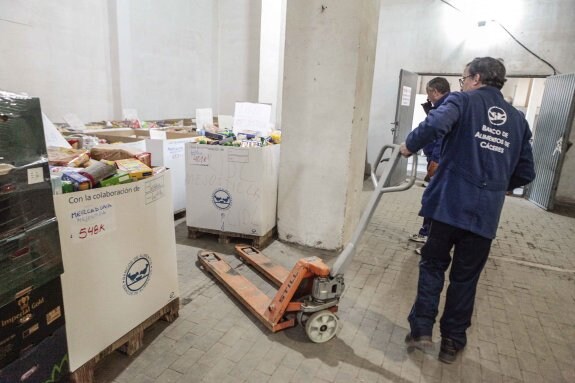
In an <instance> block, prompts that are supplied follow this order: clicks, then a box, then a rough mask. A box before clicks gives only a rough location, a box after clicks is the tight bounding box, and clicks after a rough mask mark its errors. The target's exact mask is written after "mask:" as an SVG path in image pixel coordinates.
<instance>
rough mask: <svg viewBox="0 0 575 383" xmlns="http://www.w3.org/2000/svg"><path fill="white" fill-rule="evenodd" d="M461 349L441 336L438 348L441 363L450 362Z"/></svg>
mask: <svg viewBox="0 0 575 383" xmlns="http://www.w3.org/2000/svg"><path fill="white" fill-rule="evenodd" d="M459 351H461V349H459V348H457V346H456V345H455V343H454V342H453V341H452V340H451V339H449V338H441V349H440V350H439V360H440V361H442V362H443V363H447V364H451V363H453V362H455V360H456V359H457V354H458V353H459Z"/></svg>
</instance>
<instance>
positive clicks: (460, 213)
mask: <svg viewBox="0 0 575 383" xmlns="http://www.w3.org/2000/svg"><path fill="white" fill-rule="evenodd" d="M505 81H506V80H505V66H504V65H503V63H502V62H501V61H499V60H496V59H494V58H491V57H480V58H475V59H474V60H473V61H471V62H470V63H469V64H467V66H466V67H465V70H464V72H463V77H462V78H461V79H460V80H459V83H460V85H461V90H462V92H456V93H452V94H450V95H449V96H448V97H447V99H446V100H445V101H444V102H443V104H442V105H441V106H440V107H439V108H437V109H436V110H433V111H431V112H430V113H429V115H428V116H427V118H426V119H425V120H424V121H423V122H422V123H421V124H420V125H419V126H418V127H417V128H416V129H415V130H413V131H412V132H411V133H410V134H409V136H408V137H407V139H406V141H405V142H404V143H403V144H402V145H401V149H400V150H401V153H402V154H403V155H404V156H405V157H409V156H410V155H411V154H412V153H414V152H417V151H418V150H420V149H421V148H422V147H424V146H425V145H426V144H427V143H429V142H432V141H434V140H436V139H438V138H440V137H443V149H442V153H441V166H440V167H439V169H438V171H437V173H436V174H435V176H434V177H433V178H432V180H431V182H430V183H429V186H428V187H427V188H426V189H425V192H424V194H423V198H422V205H423V206H422V208H421V212H420V215H422V216H424V217H430V218H431V219H432V221H431V230H430V233H429V237H428V239H427V242H426V243H425V245H424V246H423V248H422V250H421V261H420V263H419V281H418V286H417V296H416V298H415V303H414V304H413V307H412V309H411V312H410V314H409V317H408V320H409V324H410V328H411V331H410V333H409V334H408V335H407V337H406V339H405V341H406V344H407V345H408V347H414V348H418V349H423V350H425V349H428V348H430V347H431V346H432V342H431V335H432V330H433V325H434V323H435V317H436V316H437V313H438V306H439V296H440V294H441V290H442V289H443V284H444V280H445V271H446V270H447V268H448V267H449V264H450V263H452V264H451V272H450V274H449V287H448V288H447V297H446V301H445V308H444V310H443V315H442V317H441V320H440V330H441V338H442V339H441V349H440V352H439V359H440V360H441V361H443V362H445V363H452V362H454V361H455V360H456V357H457V354H458V353H459V351H461V350H462V349H463V348H464V347H465V345H466V343H467V337H466V334H465V332H466V329H467V328H468V327H469V326H470V325H471V316H472V314H473V306H474V303H475V292H476V288H477V282H478V280H479V276H480V274H481V271H482V270H483V267H484V265H485V263H486V262H487V257H488V255H489V250H490V248H491V241H492V240H493V238H495V233H496V231H497V225H498V223H499V217H500V215H501V210H502V208H503V202H504V200H505V193H506V191H507V190H513V189H514V188H516V187H519V186H523V185H526V184H528V183H529V182H531V181H532V180H533V179H534V178H535V170H534V166H533V154H532V151H531V144H530V139H531V131H530V130H529V126H528V124H527V121H526V120H525V118H524V117H523V115H522V114H521V113H520V112H519V111H517V110H516V109H515V108H514V107H513V106H511V105H510V104H509V103H508V102H506V101H505V100H504V99H503V95H502V94H501V91H500V89H501V88H502V87H503V84H504V83H505ZM452 248H454V253H453V260H452V259H451V255H450V251H451V249H452Z"/></svg>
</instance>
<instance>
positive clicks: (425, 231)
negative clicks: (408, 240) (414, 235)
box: [419, 217, 431, 237]
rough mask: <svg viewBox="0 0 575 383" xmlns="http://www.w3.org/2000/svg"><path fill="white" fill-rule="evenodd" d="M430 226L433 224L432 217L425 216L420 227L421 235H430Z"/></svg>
mask: <svg viewBox="0 0 575 383" xmlns="http://www.w3.org/2000/svg"><path fill="white" fill-rule="evenodd" d="M429 226H431V218H426V217H423V224H422V225H421V229H419V235H423V236H425V237H427V236H428V235H429Z"/></svg>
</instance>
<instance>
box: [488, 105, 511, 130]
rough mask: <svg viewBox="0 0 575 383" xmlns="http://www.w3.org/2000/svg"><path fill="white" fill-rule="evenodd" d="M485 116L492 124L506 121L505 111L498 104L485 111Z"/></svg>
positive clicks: (501, 123) (496, 124)
mask: <svg viewBox="0 0 575 383" xmlns="http://www.w3.org/2000/svg"><path fill="white" fill-rule="evenodd" d="M487 117H488V118H489V122H490V123H491V124H492V125H495V126H499V125H503V124H505V122H506V121H507V113H505V111H504V110H503V109H501V108H500V107H498V106H492V107H491V108H489V110H488V111H487Z"/></svg>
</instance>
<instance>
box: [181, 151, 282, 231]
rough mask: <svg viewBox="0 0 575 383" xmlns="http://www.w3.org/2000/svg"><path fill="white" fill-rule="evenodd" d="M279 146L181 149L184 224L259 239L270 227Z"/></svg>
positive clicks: (273, 223)
mask: <svg viewBox="0 0 575 383" xmlns="http://www.w3.org/2000/svg"><path fill="white" fill-rule="evenodd" d="M279 157H280V145H271V146H264V147H259V148H237V147H233V146H219V145H213V146H212V145H200V144H194V143H188V144H186V186H187V203H186V224H187V225H188V226H189V227H194V228H199V229H210V230H218V231H222V232H228V233H238V234H247V235H254V236H262V235H264V234H266V233H267V232H269V231H270V230H271V229H273V228H274V226H275V225H276V209H277V191H278V170H279Z"/></svg>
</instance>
